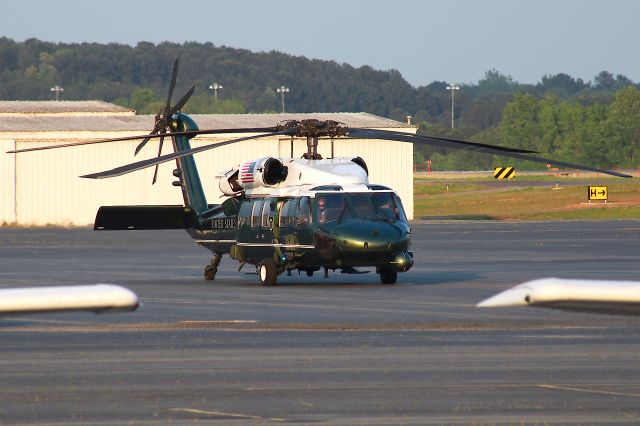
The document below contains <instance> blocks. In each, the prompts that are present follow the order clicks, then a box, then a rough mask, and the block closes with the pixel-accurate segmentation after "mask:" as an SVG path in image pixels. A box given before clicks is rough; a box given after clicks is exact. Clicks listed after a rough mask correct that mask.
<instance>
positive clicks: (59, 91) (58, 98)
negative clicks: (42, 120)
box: [51, 84, 64, 102]
mask: <svg viewBox="0 0 640 426" xmlns="http://www.w3.org/2000/svg"><path fill="white" fill-rule="evenodd" d="M51 91H52V92H56V102H57V101H60V93H62V92H64V89H63V88H62V87H60V86H58V85H57V84H56V85H55V86H54V87H52V88H51Z"/></svg>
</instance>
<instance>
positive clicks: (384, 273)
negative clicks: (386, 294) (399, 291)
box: [380, 266, 398, 284]
mask: <svg viewBox="0 0 640 426" xmlns="http://www.w3.org/2000/svg"><path fill="white" fill-rule="evenodd" d="M396 281H398V271H396V270H395V269H392V268H390V267H388V266H383V267H381V268H380V282H381V283H382V284H395V283H396Z"/></svg>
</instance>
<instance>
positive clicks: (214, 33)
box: [0, 0, 640, 86]
mask: <svg viewBox="0 0 640 426" xmlns="http://www.w3.org/2000/svg"><path fill="white" fill-rule="evenodd" d="M639 18H640V1H635V0H627V1H621V0H620V1H614V0H608V1H595V0H579V1H578V0H529V1H517V0H484V1H482V0H476V1H471V0H454V1H404V0H395V1H379V0H367V1H359V0H353V1H349V0H342V1H335V0H318V1H315V2H308V1H306V2H305V1H302V0H298V1H293V0H264V1H259V0H256V1H241V0H235V1H224V2H215V1H203V0H191V1H182V2H181V1H175V0H174V1H170V2H169V1H163V0H153V1H151V0H142V1H140V0H129V1H123V0H106V1H102V2H93V1H90V0H82V1H79V0H58V1H34V0H21V1H7V2H4V4H3V5H2V13H1V14H0V35H2V36H4V37H9V38H12V39H14V40H18V41H23V40H25V39H27V38H32V37H35V38H38V39H41V40H46V41H55V42H100V43H109V42H118V43H126V44H131V45H135V44H136V43H137V42H139V41H151V42H154V43H158V42H161V41H165V40H168V41H174V42H184V41H198V42H206V41H209V42H212V43H213V44H215V45H217V46H221V45H225V46H230V47H238V48H245V49H249V50H253V51H271V50H277V51H281V52H284V53H290V54H293V55H303V56H306V57H309V58H318V59H328V60H335V61H337V62H340V63H342V62H346V63H349V64H351V65H353V66H361V65H371V66H372V67H374V68H376V69H380V70H387V69H397V70H399V71H400V72H401V73H402V75H403V76H404V77H405V78H406V79H407V80H408V81H409V82H410V83H411V84H413V85H414V86H418V85H424V84H428V83H430V82H432V81H434V80H438V81H447V82H450V83H454V82H455V83H476V82H477V81H478V80H479V79H481V78H482V77H483V76H484V73H485V72H486V71H487V70H490V69H492V68H495V69H497V70H498V71H500V72H501V73H503V74H506V75H510V76H512V77H513V78H514V79H515V80H517V81H519V82H521V83H536V82H538V81H540V78H541V77H542V76H543V75H545V74H556V73H559V72H564V73H567V74H570V75H571V76H573V77H575V78H578V77H581V78H583V79H584V80H585V81H588V80H593V77H594V76H595V75H596V74H597V73H599V72H600V71H602V70H608V71H610V72H612V73H613V74H614V75H615V74H623V75H626V76H627V77H629V78H630V79H632V80H633V81H635V82H639V81H640V55H639V54H638V53H639V52H638V47H639V46H638V44H639V43H640V25H639V24H638V20H639Z"/></svg>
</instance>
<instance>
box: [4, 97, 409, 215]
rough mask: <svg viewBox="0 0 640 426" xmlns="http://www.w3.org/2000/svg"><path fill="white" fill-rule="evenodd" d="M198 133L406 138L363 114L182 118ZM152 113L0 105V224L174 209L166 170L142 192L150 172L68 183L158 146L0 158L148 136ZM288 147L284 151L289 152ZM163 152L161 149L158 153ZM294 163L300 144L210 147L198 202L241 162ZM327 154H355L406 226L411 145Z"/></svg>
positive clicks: (337, 149)
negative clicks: (393, 195) (263, 131)
mask: <svg viewBox="0 0 640 426" xmlns="http://www.w3.org/2000/svg"><path fill="white" fill-rule="evenodd" d="M192 117H193V118H194V120H195V121H196V123H198V126H199V127H200V128H201V129H225V128H227V129H228V128H235V127H269V126H274V125H276V124H277V123H279V122H280V121H283V120H302V119H306V118H317V119H319V120H335V121H338V122H342V123H345V124H346V125H347V126H350V127H362V128H375V129H385V130H394V131H402V132H407V133H415V132H416V130H417V128H416V127H415V126H412V125H408V124H406V123H401V122H398V121H394V120H390V119H387V118H383V117H379V116H375V115H372V114H368V113H362V112H361V113H313V114H218V115H198V114H194V115H192ZM153 124H154V116H153V115H136V114H135V111H132V110H129V109H126V108H122V107H120V106H117V105H113V104H108V103H105V102H100V101H77V102H75V101H60V102H56V101H0V152H1V154H0V194H2V203H1V204H0V224H2V223H7V224H9V223H15V224H20V225H47V224H52V225H62V226H74V225H77V226H82V225H88V224H93V221H94V219H95V214H96V212H97V210H98V208H99V207H100V206H101V205H152V204H174V205H175V204H182V194H181V191H180V188H179V187H174V186H172V185H171V182H172V181H173V180H174V177H173V176H172V174H171V172H172V170H173V169H174V168H175V163H174V162H167V163H165V164H162V165H160V170H159V173H158V181H157V182H156V184H155V185H153V186H152V185H151V180H152V177H153V167H151V168H148V169H145V170H141V171H137V172H133V173H130V174H127V175H124V176H119V177H116V178H111V179H100V180H93V179H82V178H79V177H78V176H80V175H84V174H88V173H93V172H99V171H103V170H107V169H111V168H113V167H117V166H121V165H124V164H127V163H130V162H133V161H138V160H141V159H145V158H152V157H155V156H156V155H157V152H158V148H157V147H158V142H157V141H154V140H152V141H150V142H149V143H148V144H147V145H146V146H145V148H144V149H143V150H142V151H141V152H140V154H139V155H138V156H137V157H135V159H134V157H133V153H134V149H135V147H136V146H137V144H138V143H139V141H125V142H113V143H106V144H95V145H86V146H79V147H73V148H64V149H57V150H46V151H36V152H31V153H22V154H7V153H6V151H9V150H14V149H24V148H30V147H37V146H44V145H56V144H62V143H69V142H77V141H84V140H90V139H104V138H115V137H122V136H130V135H136V134H140V135H143V134H148V132H149V131H150V129H152V128H153ZM237 137H240V136H239V135H238V134H228V135H224V134H221V135H215V136H209V135H207V136H205V135H203V136H198V137H196V138H194V139H192V140H191V144H192V146H193V147H198V146H202V145H204V144H209V143H215V142H219V141H223V140H228V139H233V138H237ZM292 145H293V149H292ZM170 150H171V144H170V143H168V144H167V143H165V145H164V148H163V153H164V154H167V153H169V152H170ZM292 151H293V156H294V157H300V156H302V154H303V153H304V152H305V151H306V142H305V139H299V140H298V139H296V140H294V142H293V144H292V143H291V138H289V137H272V138H264V139H258V140H251V141H246V142H239V143H237V144H232V145H227V146H224V147H221V148H218V149H212V150H210V151H207V152H203V153H201V154H197V155H196V156H195V158H196V163H197V165H198V170H199V172H200V178H201V180H202V184H203V186H204V190H205V193H206V195H207V201H208V202H209V203H211V204H217V203H220V202H222V201H224V198H223V196H222V193H221V192H220V189H219V188H218V186H217V181H216V179H215V175H216V174H217V173H218V172H220V171H222V170H225V169H228V168H229V167H231V166H235V165H237V164H239V163H242V162H244V161H246V160H249V159H253V158H259V157H263V156H274V157H290V156H291V153H292ZM318 152H320V153H321V154H323V156H324V157H325V158H327V157H329V156H330V153H331V147H330V140H329V139H326V140H322V139H321V140H320V142H319V147H318ZM334 155H335V156H336V157H341V156H360V157H362V158H364V160H365V161H366V163H367V165H368V168H369V173H370V176H369V180H370V182H372V183H380V184H383V185H387V186H390V187H392V188H394V189H395V190H396V191H397V192H398V194H399V195H400V197H401V198H402V201H403V203H404V207H405V209H406V211H407V215H408V216H409V217H410V218H413V175H412V163H413V146H412V144H409V143H405V142H394V141H385V140H373V139H349V140H347V139H343V140H339V139H336V141H335V142H334Z"/></svg>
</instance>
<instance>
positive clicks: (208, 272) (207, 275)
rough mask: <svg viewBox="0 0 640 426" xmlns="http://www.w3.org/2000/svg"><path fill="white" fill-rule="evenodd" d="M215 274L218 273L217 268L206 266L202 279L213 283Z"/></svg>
mask: <svg viewBox="0 0 640 426" xmlns="http://www.w3.org/2000/svg"><path fill="white" fill-rule="evenodd" d="M216 272H218V268H214V267H213V266H211V265H207V266H205V268H204V279H205V280H207V281H213V280H215V279H216Z"/></svg>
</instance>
